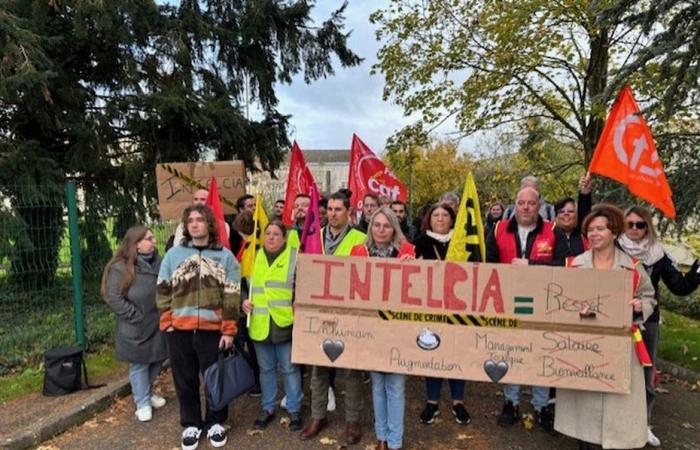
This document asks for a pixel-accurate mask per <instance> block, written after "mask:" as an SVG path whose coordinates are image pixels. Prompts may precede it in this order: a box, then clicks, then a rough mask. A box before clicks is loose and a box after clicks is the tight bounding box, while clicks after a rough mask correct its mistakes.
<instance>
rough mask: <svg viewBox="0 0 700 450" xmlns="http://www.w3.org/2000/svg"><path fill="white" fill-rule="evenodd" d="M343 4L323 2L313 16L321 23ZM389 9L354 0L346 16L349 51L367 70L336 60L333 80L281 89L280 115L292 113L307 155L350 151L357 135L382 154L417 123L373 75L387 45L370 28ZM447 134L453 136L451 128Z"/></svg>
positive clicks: (375, 0)
mask: <svg viewBox="0 0 700 450" xmlns="http://www.w3.org/2000/svg"><path fill="white" fill-rule="evenodd" d="M342 3H343V2H342V0H323V1H318V2H317V4H316V6H315V7H314V9H313V10H312V17H313V18H314V20H315V21H316V23H317V24H320V23H321V22H322V21H323V20H324V19H326V18H328V17H329V14H330V12H331V11H333V10H335V9H337V8H338V7H339V6H340V5H342ZM386 4H388V1H387V0H349V4H348V7H347V9H346V11H345V17H346V20H345V25H346V30H347V31H350V30H352V34H351V36H350V39H349V47H350V48H351V49H352V50H353V51H354V52H355V53H357V54H358V55H359V56H360V57H362V58H364V61H363V62H362V64H361V65H359V66H357V67H353V68H350V69H342V68H341V67H340V64H338V63H337V61H336V64H334V68H335V70H336V75H335V76H333V77H330V78H327V79H322V80H318V81H315V82H313V83H311V84H310V85H307V84H305V83H304V80H303V78H302V77H301V76H299V77H297V78H296V79H295V80H294V83H293V84H292V85H280V86H279V87H278V88H277V93H278V96H279V99H280V104H279V108H278V110H279V111H280V112H281V113H282V114H292V118H291V121H290V125H291V126H290V133H291V136H290V137H291V139H296V140H297V141H298V142H299V145H300V146H301V148H302V149H303V150H311V149H341V148H346V149H347V148H350V141H351V139H352V134H353V133H357V135H358V136H359V137H360V138H361V139H362V140H363V141H365V143H367V145H369V146H370V148H372V150H374V151H375V152H376V153H381V152H382V151H383V149H384V145H385V143H386V140H387V138H388V137H389V136H391V135H392V134H393V133H394V132H395V131H397V130H399V129H401V128H402V127H403V126H405V125H407V124H409V123H411V120H410V119H408V118H405V117H403V110H402V109H401V108H400V107H398V106H396V105H394V104H391V103H389V102H384V101H382V89H383V87H384V78H383V77H382V76H381V75H373V76H371V75H370V70H371V68H372V65H373V64H374V63H376V61H377V50H379V48H380V45H381V44H380V43H379V42H377V41H376V39H375V33H374V32H375V26H374V25H372V24H370V22H369V16H370V14H371V13H372V12H374V11H376V10H377V9H379V8H381V7H382V6H384V5H386ZM443 131H449V127H446V128H445V130H443Z"/></svg>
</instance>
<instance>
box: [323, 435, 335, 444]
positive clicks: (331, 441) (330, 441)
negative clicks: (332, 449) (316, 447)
mask: <svg viewBox="0 0 700 450" xmlns="http://www.w3.org/2000/svg"><path fill="white" fill-rule="evenodd" d="M318 442H320V443H321V444H323V445H335V444H337V443H338V441H336V440H335V439H331V438H329V437H325V436H324V437H322V438H321V439H319V440H318Z"/></svg>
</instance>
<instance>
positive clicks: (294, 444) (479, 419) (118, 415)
mask: <svg viewBox="0 0 700 450" xmlns="http://www.w3.org/2000/svg"><path fill="white" fill-rule="evenodd" d="M304 384H305V385H306V386H305V387H306V389H307V390H306V392H305V394H306V398H305V408H304V413H305V414H306V416H305V419H308V414H309V408H308V400H309V395H310V394H309V392H308V379H305V383H304ZM662 388H663V389H664V390H667V391H668V393H662V394H660V395H659V399H658V401H657V406H656V410H655V420H656V431H657V434H658V435H659V437H660V438H661V440H662V443H663V447H662V448H663V449H682V450H691V449H693V450H697V449H700V393H699V392H691V391H690V390H689V389H688V387H687V386H685V385H683V384H682V383H679V382H674V381H669V382H667V383H665V384H663V385H662ZM158 390H159V391H160V392H161V393H162V394H163V395H164V396H165V397H166V398H167V399H168V400H169V403H168V405H167V406H166V407H165V408H163V409H161V410H158V411H157V412H156V413H155V416H154V420H153V421H151V422H149V423H145V424H144V423H139V422H138V421H137V420H136V418H135V416H134V413H133V411H134V410H133V404H132V401H131V397H127V398H123V399H121V400H119V401H118V402H117V403H115V404H114V405H113V406H112V407H111V408H110V409H108V410H106V411H104V412H103V413H101V414H99V415H98V416H97V417H95V418H94V419H93V420H90V421H89V422H87V423H85V424H84V425H81V426H79V427H77V428H74V429H72V430H70V431H68V432H66V433H64V434H63V435H61V436H58V437H56V438H54V439H53V440H51V441H49V442H46V443H45V444H44V446H42V447H41V448H43V449H100V450H102V449H133V448H145V449H179V448H180V446H179V439H180V432H181V429H180V426H179V424H178V411H177V404H176V400H175V394H174V389H173V385H172V380H171V374H170V372H169V371H166V372H164V373H163V375H161V377H160V379H159V384H158ZM424 394H425V388H424V384H423V381H422V379H421V378H414V377H411V378H409V380H408V383H407V402H406V405H407V406H406V418H405V428H406V431H405V440H404V448H406V449H437V450H441V449H477V450H479V449H513V450H516V449H517V450H528V449H533V450H534V449H562V450H567V449H571V450H573V449H576V444H575V442H574V441H573V440H572V439H569V438H567V437H564V436H550V435H548V434H546V433H544V432H543V431H541V430H539V429H538V428H535V429H534V430H532V431H526V430H525V428H524V426H523V425H518V426H515V427H513V428H512V429H503V428H500V427H498V426H496V424H495V417H496V415H497V414H498V413H499V412H500V408H501V402H502V396H501V395H500V388H499V387H498V386H494V385H490V384H485V383H469V384H468V385H467V395H466V405H467V409H468V410H469V412H470V414H471V415H472V423H471V424H469V425H467V426H461V425H458V424H456V423H455V422H454V420H453V419H452V416H451V414H449V408H448V406H447V404H446V403H445V402H443V404H442V405H441V411H442V414H441V416H440V420H439V422H438V423H435V424H433V425H428V426H426V425H422V424H420V422H419V421H418V416H419V414H420V411H421V409H422V407H423V401H424ZM445 395H447V391H446V386H445V387H444V388H443V396H445ZM525 398H526V400H528V401H529V397H525ZM366 399H367V403H366V405H367V408H366V410H367V414H366V415H365V416H364V418H363V426H364V431H365V433H364V436H363V439H362V441H361V442H360V443H359V444H357V445H354V446H352V447H349V448H350V449H358V450H370V449H372V448H374V443H375V440H374V434H373V432H372V420H373V419H372V408H371V403H370V387H369V385H368V386H367V388H366ZM258 408H259V402H258V399H253V398H249V397H241V399H239V400H237V401H236V402H235V403H234V405H233V407H232V408H231V412H230V415H229V421H228V422H227V424H226V425H227V426H229V427H230V432H229V443H228V444H227V446H226V448H229V449H254V450H263V449H284V450H295V449H304V450H306V449H319V450H338V448H340V445H339V444H341V443H342V442H340V438H339V435H340V431H341V430H342V426H343V416H342V396H340V398H339V401H338V411H336V412H335V413H332V414H330V416H329V418H330V420H331V424H332V426H331V427H330V428H329V429H327V430H326V431H325V432H324V433H321V435H320V436H319V439H316V440H314V441H312V442H303V441H301V440H299V439H298V435H297V433H291V432H289V431H287V430H286V429H285V428H284V427H283V426H281V425H280V423H279V421H278V420H276V421H275V422H273V423H272V424H271V425H270V426H269V427H268V428H267V429H266V430H265V431H264V432H263V433H260V434H249V432H250V430H251V425H252V422H253V420H254V418H255V416H256V414H257V412H258ZM525 410H526V411H524V412H528V410H529V406H528V407H526V408H525ZM280 417H283V415H280V414H278V419H279V418H280ZM320 438H327V439H329V440H330V441H329V442H330V443H329V444H326V445H324V444H322V443H321V442H320V440H321V439H320ZM333 440H337V441H338V442H337V443H334V442H333ZM199 448H203V449H206V448H210V447H209V445H208V443H206V442H205V441H202V442H201V443H200V447H199Z"/></svg>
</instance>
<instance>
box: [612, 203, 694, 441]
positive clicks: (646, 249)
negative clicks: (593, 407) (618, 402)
mask: <svg viewBox="0 0 700 450" xmlns="http://www.w3.org/2000/svg"><path fill="white" fill-rule="evenodd" d="M617 243H618V245H619V246H620V247H621V248H622V249H623V250H624V251H625V253H627V254H628V255H630V256H632V257H633V258H636V259H638V260H639V261H640V262H641V266H642V267H643V268H644V270H645V271H646V273H647V274H649V278H651V284H652V286H654V291H655V292H656V293H655V298H656V301H657V305H656V307H654V313H653V314H652V315H651V316H650V317H649V319H648V320H647V321H646V323H645V324H644V329H643V330H642V339H644V344H645V345H646V347H647V351H648V352H649V356H651V362H652V364H656V348H657V347H658V345H659V321H660V320H659V319H660V313H659V305H658V301H659V283H660V282H661V281H662V280H663V282H664V284H665V285H666V286H667V287H668V289H669V290H670V291H671V292H673V293H674V294H676V295H688V294H691V293H692V292H693V291H694V290H695V289H697V287H698V283H700V276H699V275H698V273H697V270H698V260H697V259H696V260H695V262H694V263H693V266H692V267H691V268H690V270H689V271H688V272H687V273H685V274H684V273H683V272H681V271H680V269H679V268H678V266H677V265H676V262H675V261H674V260H673V259H671V257H670V256H669V255H668V254H667V253H666V250H664V248H663V246H662V245H661V242H660V241H659V238H658V236H657V235H656V230H655V229H654V224H653V222H652V220H651V212H650V211H649V210H648V209H646V208H644V207H643V206H632V207H629V208H627V210H626V211H625V232H624V233H623V234H622V235H621V236H620V237H619V239H618V240H617ZM655 370H656V368H655V367H654V366H653V365H652V366H651V367H645V368H644V379H645V384H646V391H647V426H648V427H647V428H648V429H647V443H648V444H649V445H651V446H653V447H658V446H659V445H661V441H660V440H659V438H658V437H656V435H655V434H654V432H653V431H652V429H651V410H652V407H653V406H654V399H655V398H656V387H655V386H654V372H655Z"/></svg>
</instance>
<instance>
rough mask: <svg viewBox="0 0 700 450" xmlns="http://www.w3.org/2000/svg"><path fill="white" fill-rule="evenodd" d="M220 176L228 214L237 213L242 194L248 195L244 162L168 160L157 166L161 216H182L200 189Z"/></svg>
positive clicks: (220, 189)
mask: <svg viewBox="0 0 700 450" xmlns="http://www.w3.org/2000/svg"><path fill="white" fill-rule="evenodd" d="M212 176H216V181H217V184H218V188H219V194H220V195H221V197H222V200H223V201H222V205H223V207H224V214H232V213H233V212H234V204H235V202H236V200H237V199H238V197H240V196H241V195H244V194H245V166H244V165H243V161H219V162H189V163H165V164H158V165H157V166H156V180H157V183H158V208H159V211H160V217H161V219H164V220H167V219H179V218H180V217H181V215H182V210H183V209H185V208H186V207H187V206H189V205H191V204H192V197H193V195H194V193H195V192H196V191H197V190H198V189H207V188H208V185H209V182H210V181H211V177H212Z"/></svg>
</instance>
